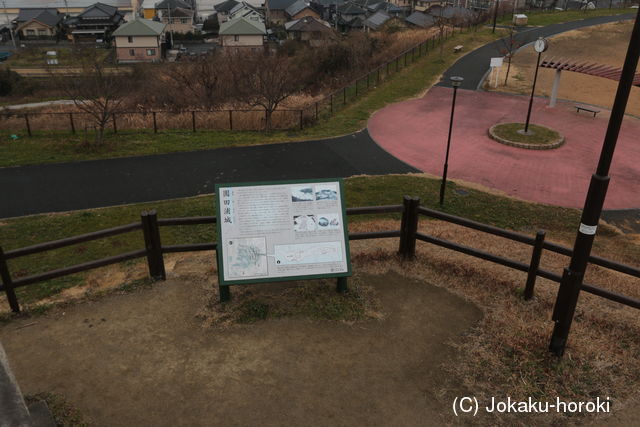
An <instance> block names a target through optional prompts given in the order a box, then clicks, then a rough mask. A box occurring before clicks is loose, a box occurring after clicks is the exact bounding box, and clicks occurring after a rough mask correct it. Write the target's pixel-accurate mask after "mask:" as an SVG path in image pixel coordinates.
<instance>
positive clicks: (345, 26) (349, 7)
mask: <svg viewBox="0 0 640 427" xmlns="http://www.w3.org/2000/svg"><path fill="white" fill-rule="evenodd" d="M365 19H367V11H366V10H364V9H362V8H361V7H359V6H358V5H356V4H355V3H351V2H349V3H345V4H344V5H342V6H339V7H338V28H340V31H342V32H347V31H351V30H361V29H363V28H364V21H365Z"/></svg>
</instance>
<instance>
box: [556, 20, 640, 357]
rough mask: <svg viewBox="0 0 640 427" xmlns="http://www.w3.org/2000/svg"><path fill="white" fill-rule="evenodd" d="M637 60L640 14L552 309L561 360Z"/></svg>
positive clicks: (557, 351)
mask: <svg viewBox="0 0 640 427" xmlns="http://www.w3.org/2000/svg"><path fill="white" fill-rule="evenodd" d="M638 57H640V10H639V11H638V13H637V15H636V21H635V24H634V26H633V30H632V32H631V39H630V41H629V48H628V49H627V56H626V59H625V61H624V66H623V68H622V72H621V74H620V83H619V84H618V90H617V92H616V98H615V101H614V102H613V108H612V109H611V116H610V118H609V125H608V126H607V133H606V134H605V137H604V142H603V144H602V151H601V152H600V160H599V161H598V167H597V169H596V173H594V174H593V175H592V176H591V183H590V185H589V191H588V192H587V198H586V200H585V202H584V208H583V210H582V216H581V218H580V227H579V229H578V234H577V236H576V241H575V244H574V246H573V255H572V256H571V262H570V264H569V267H567V268H565V269H564V272H563V274H562V280H561V282H560V287H559V289H558V295H557V297H556V303H555V306H554V308H553V317H552V320H553V321H554V322H555V325H554V328H553V335H552V336H551V343H550V344H549V350H550V351H551V352H552V353H554V354H555V355H556V356H562V355H563V354H564V349H565V346H566V345H567V339H568V337H569V330H570V329H571V323H572V322H573V315H574V313H575V310H576V305H577V303H578V297H579V296H580V288H581V287H582V281H583V278H584V273H585V271H586V269H587V264H588V263H589V257H590V255H591V247H592V245H593V239H594V238H595V234H596V230H597V227H598V222H599V221H600V214H601V213H602V207H603V206H604V200H605V197H606V195H607V187H608V185H609V168H610V166H611V160H612V158H613V153H614V151H615V148H616V142H617V141H618V134H619V133H620V126H621V125H622V119H623V118H624V111H625V109H626V107H627V101H628V100H629V94H630V93H631V87H632V86H633V80H634V77H635V71H636V67H637V66H638Z"/></svg>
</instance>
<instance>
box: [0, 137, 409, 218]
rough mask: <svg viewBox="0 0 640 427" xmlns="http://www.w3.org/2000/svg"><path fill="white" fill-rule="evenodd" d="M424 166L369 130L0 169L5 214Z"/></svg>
mask: <svg viewBox="0 0 640 427" xmlns="http://www.w3.org/2000/svg"><path fill="white" fill-rule="evenodd" d="M410 172H420V171H419V170H417V169H415V168H413V167H411V166H408V165H407V164H405V163H403V162H402V161H400V160H398V159H396V158H395V157H393V156H391V155H390V154H388V153H387V152H386V151H384V150H383V149H382V148H380V147H379V146H378V145H377V144H376V143H375V142H373V140H372V139H371V138H370V137H369V133H368V132H367V131H366V130H364V131H361V132H358V133H355V134H352V135H347V136H343V137H338V138H332V139H325V140H318V141H305V142H293V143H283V144H271V145H261V146H253V147H234V148H223V149H217V150H202V151H191V152H182V153H170V154H161V155H153V156H140V157H126V158H120V159H108V160H91V161H83V162H76V163H59V164H47V165H34V166H22V167H14V168H0V188H1V189H2V192H1V194H2V195H1V196H0V218H7V217H15V216H22V215H30V214H37V213H45V212H62V211H69V210H76V209H88V208H96V207H103V206H112V205H122V204H128V203H139V202H149V201H154V200H162V199H171V198H177V197H188V196H195V195H199V194H208V193H213V191H214V185H215V184H216V183H225V182H227V183H229V182H251V181H263V180H287V179H306V178H337V177H348V176H353V175H360V174H368V175H384V174H389V173H410Z"/></svg>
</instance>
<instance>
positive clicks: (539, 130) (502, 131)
mask: <svg viewBox="0 0 640 427" xmlns="http://www.w3.org/2000/svg"><path fill="white" fill-rule="evenodd" d="M523 130H524V123H502V124H499V125H496V127H495V128H494V129H493V132H494V133H495V134H496V135H497V136H499V137H501V138H504V139H506V140H508V141H514V142H524V143H527V144H548V143H550V142H552V141H557V140H558V138H560V134H559V133H558V132H556V131H555V130H553V129H549V128H547V127H544V126H538V125H534V124H530V125H529V133H530V135H523V134H521V133H518V132H519V131H523Z"/></svg>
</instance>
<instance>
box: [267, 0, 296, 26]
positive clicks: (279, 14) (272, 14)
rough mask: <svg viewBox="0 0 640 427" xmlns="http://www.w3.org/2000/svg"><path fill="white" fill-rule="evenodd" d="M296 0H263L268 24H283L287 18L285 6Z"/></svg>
mask: <svg viewBox="0 0 640 427" xmlns="http://www.w3.org/2000/svg"><path fill="white" fill-rule="evenodd" d="M296 1H297V0H265V3H264V6H265V11H266V18H267V23H268V25H283V24H284V23H285V22H287V21H288V20H289V17H288V15H287V12H286V10H287V8H288V7H289V6H291V5H292V4H293V3H295V2H296Z"/></svg>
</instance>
